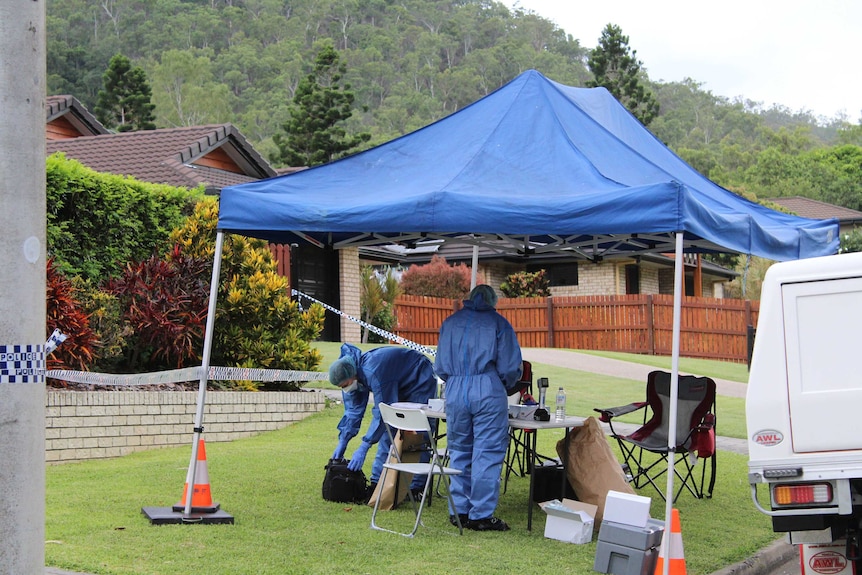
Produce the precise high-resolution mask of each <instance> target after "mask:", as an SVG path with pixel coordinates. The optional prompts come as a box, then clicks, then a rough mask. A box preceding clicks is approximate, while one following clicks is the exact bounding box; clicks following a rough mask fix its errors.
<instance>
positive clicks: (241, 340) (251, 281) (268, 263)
mask: <svg viewBox="0 0 862 575" xmlns="http://www.w3.org/2000/svg"><path fill="white" fill-rule="evenodd" d="M217 224H218V204H217V203H216V202H215V200H213V199H211V198H206V199H204V200H202V201H201V202H200V203H198V205H197V206H196V207H195V210H194V214H193V215H192V216H191V217H189V218H188V220H186V222H185V224H184V225H183V226H181V227H180V228H178V229H176V230H174V231H173V232H172V233H171V241H172V242H174V243H176V244H177V245H179V246H180V249H181V250H182V251H183V253H184V254H186V255H187V256H192V257H197V258H202V259H204V260H206V261H209V262H212V259H213V255H214V253H215V236H216V225H217ZM221 263H222V267H221V274H220V278H221V281H220V282H219V290H218V305H217V308H216V318H215V329H214V338H213V349H212V365H224V366H231V367H250V368H270V369H287V370H314V369H316V368H317V366H318V365H319V364H320V361H321V359H322V356H321V354H320V352H319V351H317V350H316V349H314V348H312V347H311V346H310V342H311V341H314V340H315V339H317V337H318V336H319V335H320V333H321V331H322V330H323V319H324V313H325V310H324V308H323V307H322V306H320V305H319V304H314V305H312V306H310V307H309V308H308V309H307V310H306V311H300V310H299V306H298V305H297V303H296V302H295V301H293V300H292V299H291V298H290V290H289V286H288V285H287V278H285V277H283V276H280V275H278V273H277V272H276V264H275V260H274V259H273V257H272V254H271V252H270V251H269V248H268V246H267V244H266V243H265V242H263V241H261V240H257V239H252V238H246V237H244V236H238V235H233V234H225V237H224V244H223V251H222V262H221ZM207 268H208V269H207V272H206V274H207V276H206V281H207V282H209V280H210V276H211V274H212V268H211V266H210V265H208V266H207ZM227 387H235V388H243V389H278V390H287V391H290V390H295V389H298V388H299V384H298V382H274V383H266V384H260V383H258V382H232V383H230V384H227Z"/></svg>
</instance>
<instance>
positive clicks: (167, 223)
mask: <svg viewBox="0 0 862 575" xmlns="http://www.w3.org/2000/svg"><path fill="white" fill-rule="evenodd" d="M46 172H47V182H46V199H47V217H48V219H47V229H46V236H47V242H48V252H49V253H50V254H51V255H52V256H53V258H54V261H55V265H56V266H57V269H58V270H59V271H60V272H62V273H63V274H65V275H66V276H67V277H72V276H77V275H80V276H82V277H83V278H85V279H88V280H90V281H92V282H94V283H95V284H99V283H101V282H102V281H103V280H106V279H108V278H111V277H117V276H118V275H119V274H120V272H121V271H122V269H123V266H125V265H126V263H127V262H131V261H143V260H145V259H146V258H148V257H150V256H151V255H152V254H153V253H160V254H161V253H166V252H167V251H168V250H169V249H170V245H171V244H170V243H169V242H168V236H169V234H170V232H171V230H172V229H174V228H175V227H177V226H179V225H181V224H182V222H183V220H184V219H185V218H186V217H187V216H188V215H189V214H191V211H192V208H193V207H194V204H195V202H196V201H197V199H199V198H200V197H202V196H203V191H202V190H200V189H195V190H192V191H187V190H185V189H183V188H176V187H173V186H165V185H158V184H148V183H144V182H138V181H136V180H134V179H132V178H125V177H122V176H116V175H113V174H102V173H99V172H95V171H93V170H91V169H90V168H87V167H85V166H83V165H81V164H80V163H79V162H76V161H74V160H67V159H66V158H65V156H63V155H62V154H60V153H58V154H54V155H52V156H50V157H49V158H48V160H47V163H46Z"/></svg>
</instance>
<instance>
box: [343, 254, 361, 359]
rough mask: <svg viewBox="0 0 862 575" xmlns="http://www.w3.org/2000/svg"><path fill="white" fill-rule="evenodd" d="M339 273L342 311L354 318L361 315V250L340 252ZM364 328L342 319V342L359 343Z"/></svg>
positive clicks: (344, 318)
mask: <svg viewBox="0 0 862 575" xmlns="http://www.w3.org/2000/svg"><path fill="white" fill-rule="evenodd" d="M338 267H339V270H338V273H339V277H340V278H341V311H343V312H344V313H346V314H348V315H351V316H353V317H357V318H358V317H359V315H360V313H361V309H360V299H359V284H360V270H359V267H360V266H359V248H346V249H343V250H338ZM361 340H362V328H361V327H360V325H359V324H358V323H356V322H354V321H350V320H349V319H347V318H346V317H344V316H342V317H341V341H345V342H350V343H359V342H360V341H361Z"/></svg>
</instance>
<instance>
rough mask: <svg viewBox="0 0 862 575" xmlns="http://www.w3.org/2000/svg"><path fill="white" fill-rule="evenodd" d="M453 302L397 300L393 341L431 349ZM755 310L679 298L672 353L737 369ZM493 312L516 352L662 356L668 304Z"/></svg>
mask: <svg viewBox="0 0 862 575" xmlns="http://www.w3.org/2000/svg"><path fill="white" fill-rule="evenodd" d="M460 307H461V302H460V301H456V300H451V299H445V298H432V297H424V296H399V297H398V299H397V300H396V301H395V313H396V317H397V318H398V324H397V326H396V329H395V331H396V333H397V334H398V335H400V336H401V337H404V338H407V339H409V340H412V341H415V342H417V343H420V344H423V345H437V332H438V330H439V328H440V324H441V323H443V320H444V319H446V317H448V316H449V315H450V314H452V313H453V312H454V311H455V310H457V309H459V308H460ZM759 309H760V302H758V301H749V300H735V299H713V298H693V297H685V298H683V303H682V317H681V328H680V353H681V354H682V355H683V356H684V357H697V358H704V359H716V360H721V361H736V362H745V361H747V360H748V326H756V325H757V317H758V312H759ZM497 311H499V312H500V313H501V314H502V315H503V316H504V317H506V319H508V320H509V322H510V323H511V324H512V327H514V328H515V332H516V333H517V334H518V341H519V342H520V344H521V346H522V347H558V348H568V349H592V350H604V351H621V352H627V353H642V354H649V355H670V354H671V344H672V338H673V334H672V329H673V296H671V295H622V296H585V297H559V296H558V297H548V298H501V299H500V300H499V302H497Z"/></svg>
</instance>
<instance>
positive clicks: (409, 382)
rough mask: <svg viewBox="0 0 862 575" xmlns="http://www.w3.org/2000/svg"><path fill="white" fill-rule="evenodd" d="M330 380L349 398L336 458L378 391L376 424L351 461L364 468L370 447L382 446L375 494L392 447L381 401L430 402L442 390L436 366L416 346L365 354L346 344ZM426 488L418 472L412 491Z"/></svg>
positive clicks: (374, 413)
mask: <svg viewBox="0 0 862 575" xmlns="http://www.w3.org/2000/svg"><path fill="white" fill-rule="evenodd" d="M329 381H330V382H331V383H332V384H333V385H336V386H338V387H340V388H341V396H342V398H343V400H344V416H343V417H342V418H341V421H339V422H338V446H337V447H336V448H335V452H334V453H333V454H332V458H333V459H341V458H342V457H344V452H345V450H346V449H347V444H348V443H349V442H350V440H351V439H353V438H354V437H355V436H356V434H358V433H359V427H360V425H361V424H362V418H363V417H364V416H365V409H366V407H367V405H368V396H369V394H370V393H373V394H374V407H373V408H372V410H371V413H372V419H371V425H370V426H369V427H368V431H367V432H366V433H365V435H364V436H363V437H362V443H361V444H360V445H359V447H358V448H356V451H354V452H353V456H352V457H351V458H350V464H349V465H348V468H349V469H351V470H353V471H356V470H358V469H362V465H363V463H364V462H365V456H366V455H367V454H368V449H369V448H370V447H371V446H372V445H374V444H375V443H377V444H378V445H377V457H376V458H375V459H374V464H373V465H372V467H371V486H370V487H369V490H368V495H369V497H370V496H371V494H372V493H373V492H374V488H375V487H376V485H377V481H378V480H379V479H380V473H381V472H382V471H383V464H384V463H385V462H386V459H387V457H388V455H389V446H390V445H391V441H390V439H389V433H388V432H387V431H386V426H385V424H384V423H383V420H382V419H381V418H380V409H379V408H378V407H377V405H378V404H379V403H387V404H392V403H395V402H397V401H409V402H413V403H422V404H427V403H428V400H429V399H430V398H432V397H434V395H435V392H436V390H437V377H436V376H435V375H434V366H433V365H432V364H431V361H430V360H429V359H428V358H427V357H425V356H424V355H423V354H421V353H419V352H418V351H415V350H412V349H408V348H404V347H378V348H375V349H372V350H370V351H367V352H365V353H362V352H361V351H360V350H359V348H358V347H356V346H353V345H350V344H349V343H345V344H343V345H342V346H341V357H339V358H338V359H337V360H336V361H335V362H333V364H332V365H331V366H330V367H329ZM426 456H427V454H423V458H424V459H423V460H425V461H427V460H428V458H427V457H426ZM424 486H425V476H418V475H417V476H414V477H413V481H412V483H411V485H410V490H411V491H412V492H413V493H414V494H418V493H420V492H421V490H422V488H423V487H424Z"/></svg>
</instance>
